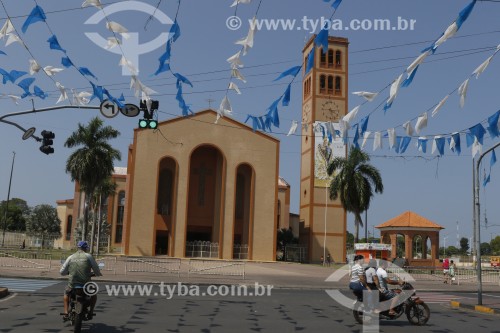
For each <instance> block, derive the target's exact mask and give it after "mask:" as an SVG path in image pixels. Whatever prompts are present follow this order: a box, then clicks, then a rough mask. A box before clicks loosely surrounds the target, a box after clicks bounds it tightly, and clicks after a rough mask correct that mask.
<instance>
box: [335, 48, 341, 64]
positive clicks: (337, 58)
mask: <svg viewBox="0 0 500 333" xmlns="http://www.w3.org/2000/svg"><path fill="white" fill-rule="evenodd" d="M335 67H342V52H340V51H336V52H335Z"/></svg>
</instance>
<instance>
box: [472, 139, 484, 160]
mask: <svg viewBox="0 0 500 333" xmlns="http://www.w3.org/2000/svg"><path fill="white" fill-rule="evenodd" d="M482 151H483V145H482V144H481V143H480V142H479V140H478V139H477V138H474V143H473V144H472V158H475V157H476V155H477V154H481V153H482Z"/></svg>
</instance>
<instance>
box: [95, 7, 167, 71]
mask: <svg viewBox="0 0 500 333" xmlns="http://www.w3.org/2000/svg"><path fill="white" fill-rule="evenodd" d="M105 9H106V12H105V13H104V12H103V11H102V10H100V11H98V12H97V13H95V14H94V15H92V16H91V17H90V18H89V19H88V20H87V21H85V24H98V23H100V22H101V21H102V20H105V19H106V16H108V17H109V16H110V15H112V14H114V13H118V12H123V11H136V12H143V13H146V14H148V15H151V16H153V17H154V18H155V19H157V20H158V21H159V22H160V23H161V24H164V25H172V24H173V23H174V22H173V21H172V19H170V17H168V16H167V15H166V14H165V13H163V12H162V11H160V10H158V9H157V8H156V7H154V6H151V5H149V4H147V3H143V2H140V1H123V2H117V3H115V4H112V5H109V6H106V8H105ZM105 15H106V16H105ZM127 34H128V36H129V38H122V42H121V45H120V47H114V48H109V47H107V46H108V41H107V39H105V38H104V37H102V36H101V35H100V34H98V33H97V32H86V33H85V36H87V38H89V39H90V40H91V41H92V42H94V43H95V44H96V45H97V46H99V47H101V48H103V49H105V50H108V51H110V52H113V53H116V54H119V55H120V56H121V55H122V52H123V54H124V55H125V56H126V59H127V60H128V61H130V62H131V64H132V65H133V66H134V67H135V68H136V69H137V71H139V56H140V55H141V54H145V53H149V52H152V51H154V50H156V49H157V48H160V47H161V46H163V45H165V43H166V42H167V41H168V39H169V38H170V33H168V32H162V33H161V34H160V35H158V36H157V37H156V38H155V39H153V40H151V41H149V42H146V43H143V44H139V33H138V32H127ZM122 75H127V76H130V75H132V73H130V70H129V69H128V68H127V66H123V67H122Z"/></svg>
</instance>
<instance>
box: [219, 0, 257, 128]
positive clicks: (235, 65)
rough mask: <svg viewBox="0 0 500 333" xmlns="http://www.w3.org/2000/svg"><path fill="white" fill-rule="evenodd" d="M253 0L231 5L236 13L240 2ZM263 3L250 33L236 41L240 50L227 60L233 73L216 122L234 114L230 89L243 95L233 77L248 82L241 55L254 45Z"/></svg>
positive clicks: (237, 0)
mask: <svg viewBox="0 0 500 333" xmlns="http://www.w3.org/2000/svg"><path fill="white" fill-rule="evenodd" d="M251 1H252V0H235V1H234V2H233V3H232V4H231V6H230V7H235V13H236V11H237V10H238V6H239V5H240V4H250V3H251ZM261 4H262V0H260V2H259V5H258V6H257V10H256V11H255V14H254V16H253V18H252V22H251V23H250V27H249V29H248V33H247V35H246V36H245V37H243V38H241V39H239V40H237V41H236V42H235V44H236V45H240V50H239V51H238V52H236V53H235V54H233V55H232V56H230V57H229V58H227V60H226V61H227V62H228V63H229V65H230V71H231V75H230V77H229V84H228V87H227V89H226V93H225V95H224V97H223V98H222V101H221V103H220V106H219V109H218V110H217V118H216V120H215V123H217V122H218V121H219V119H220V118H222V117H224V116H229V115H232V114H233V108H232V106H231V102H230V100H229V97H228V93H229V91H230V90H232V91H234V92H236V94H238V95H241V90H240V89H239V87H238V85H237V84H236V82H234V81H233V79H236V80H240V81H242V82H243V83H246V82H247V81H246V79H245V77H244V76H243V75H242V74H241V72H240V69H241V68H243V67H244V64H243V62H242V60H241V57H243V56H246V55H247V54H248V51H249V50H250V49H251V48H253V46H254V39H255V32H256V24H255V22H256V20H257V15H258V13H259V10H260V5H261Z"/></svg>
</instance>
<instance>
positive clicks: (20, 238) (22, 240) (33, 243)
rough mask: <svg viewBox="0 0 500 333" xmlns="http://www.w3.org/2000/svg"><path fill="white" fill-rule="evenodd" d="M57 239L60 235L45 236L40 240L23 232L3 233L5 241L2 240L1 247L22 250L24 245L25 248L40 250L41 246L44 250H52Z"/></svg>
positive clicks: (39, 237)
mask: <svg viewBox="0 0 500 333" xmlns="http://www.w3.org/2000/svg"><path fill="white" fill-rule="evenodd" d="M2 238H3V235H2ZM59 238H60V235H57V234H50V235H45V236H44V237H43V239H42V237H41V236H35V235H28V234H27V233H24V232H10V231H7V232H5V239H3V241H4V245H3V246H4V247H10V248H22V246H23V244H24V247H25V248H42V245H43V247H44V248H53V247H54V241H55V240H56V239H59ZM0 245H1V244H0Z"/></svg>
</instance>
